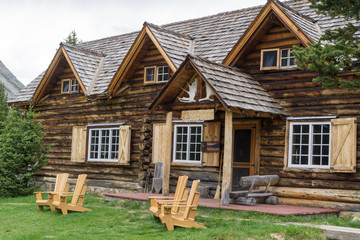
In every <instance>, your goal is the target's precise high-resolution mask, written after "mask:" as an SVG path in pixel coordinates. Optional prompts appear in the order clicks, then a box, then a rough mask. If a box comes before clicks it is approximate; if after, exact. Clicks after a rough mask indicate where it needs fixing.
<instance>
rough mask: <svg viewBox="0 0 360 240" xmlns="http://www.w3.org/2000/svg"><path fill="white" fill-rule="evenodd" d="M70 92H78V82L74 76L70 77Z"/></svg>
mask: <svg viewBox="0 0 360 240" xmlns="http://www.w3.org/2000/svg"><path fill="white" fill-rule="evenodd" d="M73 81H75V82H76V84H74V85H73ZM73 86H76V89H75V90H73ZM70 92H71V93H77V92H79V82H78V80H77V79H76V78H72V79H70Z"/></svg>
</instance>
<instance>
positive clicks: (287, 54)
mask: <svg viewBox="0 0 360 240" xmlns="http://www.w3.org/2000/svg"><path fill="white" fill-rule="evenodd" d="M291 51H292V49H291V48H287V49H279V48H273V49H263V50H261V59H260V70H274V69H282V68H291V67H296V64H295V56H294V55H293V54H292V52H291Z"/></svg>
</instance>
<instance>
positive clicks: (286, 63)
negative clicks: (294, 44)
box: [280, 49, 296, 68]
mask: <svg viewBox="0 0 360 240" xmlns="http://www.w3.org/2000/svg"><path fill="white" fill-rule="evenodd" d="M295 66H296V63H295V56H294V55H293V54H292V49H282V50H281V59H280V67H282V68H286V67H295Z"/></svg>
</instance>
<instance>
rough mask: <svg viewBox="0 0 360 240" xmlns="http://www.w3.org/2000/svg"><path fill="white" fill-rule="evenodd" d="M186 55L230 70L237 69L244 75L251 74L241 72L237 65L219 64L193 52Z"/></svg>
mask: <svg viewBox="0 0 360 240" xmlns="http://www.w3.org/2000/svg"><path fill="white" fill-rule="evenodd" d="M187 57H189V58H190V59H192V60H199V61H204V62H206V63H209V64H213V65H217V66H220V67H223V68H227V69H230V70H235V71H238V72H241V73H243V74H246V75H249V76H251V75H250V74H248V73H245V72H242V71H241V69H239V68H237V67H230V66H227V65H224V64H221V63H217V62H213V61H211V60H209V59H207V58H204V57H199V56H197V55H194V54H188V55H187Z"/></svg>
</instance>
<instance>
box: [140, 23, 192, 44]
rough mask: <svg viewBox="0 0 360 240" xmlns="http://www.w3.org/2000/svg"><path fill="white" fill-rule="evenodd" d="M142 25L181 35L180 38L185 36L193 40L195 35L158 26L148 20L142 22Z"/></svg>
mask: <svg viewBox="0 0 360 240" xmlns="http://www.w3.org/2000/svg"><path fill="white" fill-rule="evenodd" d="M144 26H150V27H152V28H155V29H157V30H160V31H165V32H167V33H170V34H173V35H177V36H179V37H182V38H187V39H189V40H194V39H195V37H193V36H191V35H189V34H185V33H179V32H177V31H174V30H170V29H167V28H165V27H163V26H159V25H156V24H153V23H149V22H146V21H145V22H144Z"/></svg>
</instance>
